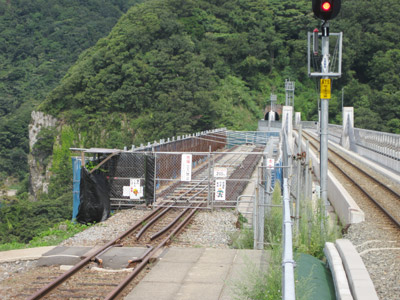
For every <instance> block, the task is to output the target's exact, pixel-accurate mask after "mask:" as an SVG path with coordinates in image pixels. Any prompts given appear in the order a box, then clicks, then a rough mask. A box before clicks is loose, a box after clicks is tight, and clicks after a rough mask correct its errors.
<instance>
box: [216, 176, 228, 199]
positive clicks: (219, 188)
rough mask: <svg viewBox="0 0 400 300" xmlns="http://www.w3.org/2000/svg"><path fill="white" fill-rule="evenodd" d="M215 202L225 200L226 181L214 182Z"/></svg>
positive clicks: (218, 180)
mask: <svg viewBox="0 0 400 300" xmlns="http://www.w3.org/2000/svg"><path fill="white" fill-rule="evenodd" d="M215 200H216V201H225V200H226V180H223V179H217V180H215Z"/></svg>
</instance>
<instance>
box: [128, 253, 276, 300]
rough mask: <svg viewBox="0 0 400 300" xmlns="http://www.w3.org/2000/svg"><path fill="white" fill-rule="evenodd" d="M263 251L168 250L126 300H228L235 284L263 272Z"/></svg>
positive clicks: (264, 267)
mask: <svg viewBox="0 0 400 300" xmlns="http://www.w3.org/2000/svg"><path fill="white" fill-rule="evenodd" d="M268 260H269V257H268V253H267V252H265V251H262V250H234V249H210V248H168V249H166V251H165V252H164V253H163V255H162V257H161V258H160V260H159V262H157V264H156V265H155V266H154V267H153V269H152V270H151V271H150V272H149V274H147V275H146V277H145V278H144V279H143V280H142V281H141V282H140V283H139V284H138V285H137V286H136V287H135V289H134V290H133V291H132V292H131V293H130V294H129V295H128V296H126V297H125V299H126V300H133V299H135V300H137V299H140V300H147V299H149V300H150V299H151V300H154V299H157V300H172V299H173V300H189V299H190V300H200V299H201V300H204V299H207V300H230V299H233V295H232V293H233V287H234V286H235V283H239V282H243V281H245V280H246V279H248V276H249V274H254V273H255V272H261V271H266V268H267V264H268Z"/></svg>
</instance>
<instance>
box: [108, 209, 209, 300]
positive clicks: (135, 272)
mask: <svg viewBox="0 0 400 300" xmlns="http://www.w3.org/2000/svg"><path fill="white" fill-rule="evenodd" d="M200 205H202V204H199V205H198V206H197V207H195V208H193V209H192V211H191V212H190V213H189V214H188V215H187V216H186V218H185V219H184V220H183V221H182V222H181V223H180V224H179V226H177V227H176V228H175V229H174V230H173V231H172V232H171V233H170V234H169V235H168V237H166V238H165V239H164V240H163V241H162V242H161V243H160V244H159V245H158V246H157V247H156V248H154V249H153V250H152V251H151V252H150V253H149V254H148V255H147V257H145V258H144V259H143V260H142V262H141V263H140V264H138V265H137V266H136V268H135V269H134V270H133V272H132V273H131V274H130V275H129V276H127V277H126V278H125V280H124V281H123V282H121V283H120V284H119V285H118V286H117V287H116V288H115V289H114V290H113V291H112V292H110V293H109V294H108V295H107V296H106V298H105V299H106V300H110V299H114V298H115V297H117V296H118V295H119V294H120V293H121V292H122V290H123V289H124V288H125V287H126V286H127V285H128V284H129V283H130V282H131V281H132V280H133V279H134V278H135V277H136V276H137V275H138V274H139V272H140V271H141V270H142V269H143V268H144V267H145V266H146V265H147V263H148V262H149V261H150V259H151V257H152V256H153V255H154V254H156V253H157V251H158V250H160V249H161V248H162V247H164V246H165V245H166V244H167V243H168V242H169V241H170V239H171V238H172V237H173V236H174V235H175V233H177V232H178V231H179V230H180V229H181V228H183V227H184V226H185V225H186V223H187V222H188V221H189V220H190V219H191V218H192V216H193V215H194V214H195V212H196V211H197V209H198V207H199V206H200Z"/></svg>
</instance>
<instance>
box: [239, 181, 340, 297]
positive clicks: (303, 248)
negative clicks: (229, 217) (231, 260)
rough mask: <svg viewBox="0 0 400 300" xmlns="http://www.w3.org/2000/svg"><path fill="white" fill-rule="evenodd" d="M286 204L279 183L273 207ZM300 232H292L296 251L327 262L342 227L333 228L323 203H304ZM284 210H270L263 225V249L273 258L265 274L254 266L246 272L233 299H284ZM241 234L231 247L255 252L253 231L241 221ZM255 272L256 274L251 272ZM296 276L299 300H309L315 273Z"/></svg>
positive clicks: (306, 201) (280, 208) (273, 198)
mask: <svg viewBox="0 0 400 300" xmlns="http://www.w3.org/2000/svg"><path fill="white" fill-rule="evenodd" d="M282 202H283V199H282V196H281V189H280V185H279V183H278V184H276V186H275V189H274V193H273V195H272V204H274V205H281V204H282ZM300 216H301V218H300V220H299V231H298V232H296V230H295V228H293V229H294V230H293V232H294V234H293V245H294V251H295V252H297V253H295V255H299V253H306V254H309V255H312V256H313V257H316V258H318V259H320V260H321V259H323V258H324V253H323V247H324V245H325V242H327V241H335V240H336V239H337V238H340V236H341V234H340V232H341V229H340V227H338V226H336V225H334V224H330V222H329V220H328V217H327V216H326V215H325V212H324V206H323V205H322V202H321V200H320V201H318V202H317V203H315V204H313V203H312V201H311V200H304V201H302V204H301V209H300ZM282 218H283V211H282V207H271V208H270V209H268V210H267V213H266V217H265V222H264V224H265V225H264V241H265V247H264V249H265V250H267V251H268V253H269V254H270V259H269V261H268V263H269V264H268V268H267V271H266V272H260V271H257V272H255V271H254V270H253V267H252V265H251V263H249V264H248V269H249V271H248V272H246V275H245V278H246V280H241V281H240V282H236V283H234V286H233V291H234V295H235V296H234V297H235V298H234V299H254V300H272V299H274V300H275V299H281V298H282ZM239 223H240V224H241V228H242V230H241V231H240V232H237V233H235V234H234V235H233V236H232V246H233V247H234V248H238V249H253V245H254V243H253V230H252V229H249V228H245V227H244V226H243V224H244V223H245V222H242V220H240V218H239ZM252 270H253V271H252ZM295 274H296V275H295V276H296V282H295V285H296V287H295V288H296V295H297V296H296V299H299V300H307V299H309V298H308V297H309V296H310V295H311V294H312V292H313V290H314V289H315V288H316V287H315V282H314V281H313V278H312V272H311V273H310V275H309V276H308V277H304V276H303V277H301V278H299V276H297V272H295Z"/></svg>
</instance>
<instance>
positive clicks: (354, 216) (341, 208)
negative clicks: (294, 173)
mask: <svg viewBox="0 0 400 300" xmlns="http://www.w3.org/2000/svg"><path fill="white" fill-rule="evenodd" d="M294 135H295V137H296V140H297V132H294ZM302 149H303V150H305V149H306V145H305V142H304V141H303V142H302ZM310 157H311V160H312V163H313V170H314V174H315V176H316V177H317V178H318V180H319V179H320V164H319V158H318V157H317V155H316V154H315V153H314V152H313V151H310ZM327 188H328V191H327V192H328V200H329V202H330V203H331V204H332V206H333V207H334V209H335V212H336V214H337V215H338V217H339V219H340V222H341V223H342V224H343V225H347V224H353V223H360V222H363V221H364V220H365V217H364V212H363V211H362V210H361V209H360V207H359V206H358V205H357V203H356V202H355V201H354V199H353V197H351V195H350V194H349V193H348V192H347V190H346V189H345V188H344V187H343V186H342V184H341V183H340V182H339V181H338V180H337V179H336V178H335V176H334V175H333V174H332V173H331V172H329V171H328V187H327Z"/></svg>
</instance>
